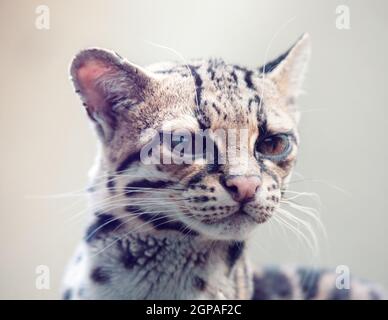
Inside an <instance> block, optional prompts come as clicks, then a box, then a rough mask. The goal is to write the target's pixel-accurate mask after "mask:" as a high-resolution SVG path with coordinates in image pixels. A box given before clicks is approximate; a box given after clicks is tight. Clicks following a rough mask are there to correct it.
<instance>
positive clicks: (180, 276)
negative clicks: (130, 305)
mask: <svg viewBox="0 0 388 320" xmlns="http://www.w3.org/2000/svg"><path fill="white" fill-rule="evenodd" d="M116 227H117V226H116ZM116 227H115V228H116ZM112 228H113V226H112ZM112 228H109V230H105V231H113V230H114V228H113V229H112ZM100 230H101V229H100ZM103 231H104V230H103ZM89 242H90V243H89V245H90V248H91V250H90V252H91V253H92V252H93V253H96V252H97V253H98V254H97V255H96V254H94V256H93V258H92V261H91V262H92V263H91V265H92V268H94V269H96V268H99V270H104V272H105V273H106V274H109V273H110V272H112V274H113V273H114V276H112V277H111V279H110V287H111V288H120V287H122V286H125V287H126V288H127V290H125V291H123V292H122V294H123V295H122V296H120V297H117V293H113V292H112V295H113V294H114V297H115V298H127V299H128V298H130V299H160V298H163V299H239V298H241V299H249V298H250V296H251V294H252V288H251V283H252V281H251V280H252V279H251V277H252V275H251V272H250V268H249V267H248V264H247V261H246V256H245V252H244V248H245V243H244V242H236V241H215V240H209V239H205V238H203V237H202V236H201V235H197V234H184V233H180V232H178V231H176V230H158V231H155V230H149V231H145V230H142V231H141V232H131V233H128V231H126V230H125V229H122V230H120V232H119V233H118V232H115V233H113V232H111V233H110V232H105V233H104V234H103V233H102V232H101V233H100V234H97V235H96V236H95V237H94V239H92V241H89ZM104 248H105V249H104ZM90 256H92V255H90ZM112 258H113V261H115V263H114V264H115V265H112ZM92 274H93V270H92ZM91 278H92V279H93V276H92V277H91ZM94 278H95V280H99V279H105V278H104V277H94ZM97 282H98V281H97ZM112 282H115V283H112ZM112 284H113V285H112ZM101 287H102V286H99V284H98V283H96V289H99V288H101ZM135 288H136V289H135ZM132 289H133V290H132ZM104 294H107V293H106V291H104ZM109 297H111V296H109Z"/></svg>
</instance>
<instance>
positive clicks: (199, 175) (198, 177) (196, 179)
mask: <svg viewBox="0 0 388 320" xmlns="http://www.w3.org/2000/svg"><path fill="white" fill-rule="evenodd" d="M203 178H205V174H204V173H203V172H202V171H201V172H198V173H196V174H195V175H193V176H192V177H191V178H190V180H189V182H188V186H192V185H195V184H197V183H199V182H201V181H202V179H203Z"/></svg>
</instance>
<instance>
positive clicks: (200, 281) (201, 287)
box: [193, 276, 207, 291]
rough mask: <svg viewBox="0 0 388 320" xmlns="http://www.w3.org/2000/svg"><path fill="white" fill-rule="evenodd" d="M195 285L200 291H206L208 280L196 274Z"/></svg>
mask: <svg viewBox="0 0 388 320" xmlns="http://www.w3.org/2000/svg"><path fill="white" fill-rule="evenodd" d="M193 281H194V283H193V284H194V287H195V288H196V289H198V290H200V291H204V290H205V289H206V285H207V284H206V281H205V280H203V279H202V278H200V277H198V276H195V277H194V279H193Z"/></svg>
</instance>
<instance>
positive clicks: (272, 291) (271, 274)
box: [252, 268, 292, 300]
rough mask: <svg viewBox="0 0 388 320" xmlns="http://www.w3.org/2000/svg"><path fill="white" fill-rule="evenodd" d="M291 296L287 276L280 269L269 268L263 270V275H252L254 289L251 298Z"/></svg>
mask: <svg viewBox="0 0 388 320" xmlns="http://www.w3.org/2000/svg"><path fill="white" fill-rule="evenodd" d="M291 297H292V286H291V283H290V281H289V280H288V278H287V276H286V275H284V274H283V273H282V272H281V271H279V270H277V269H273V268H269V269H267V270H265V271H264V274H263V276H261V277H259V276H257V275H255V276H254V291H253V296H252V299H254V300H270V299H290V298H291Z"/></svg>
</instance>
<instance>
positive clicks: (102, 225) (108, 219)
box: [85, 213, 121, 243]
mask: <svg viewBox="0 0 388 320" xmlns="http://www.w3.org/2000/svg"><path fill="white" fill-rule="evenodd" d="M96 215H97V218H96V221H95V222H94V223H93V224H92V225H90V226H89V227H88V229H87V230H86V235H85V241H86V242H88V243H89V242H91V241H93V240H95V239H98V238H100V237H101V236H104V235H106V234H107V233H109V232H112V231H115V230H117V229H118V228H120V225H121V220H120V219H117V218H115V217H114V216H113V215H111V214H108V213H97V214H96Z"/></svg>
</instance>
